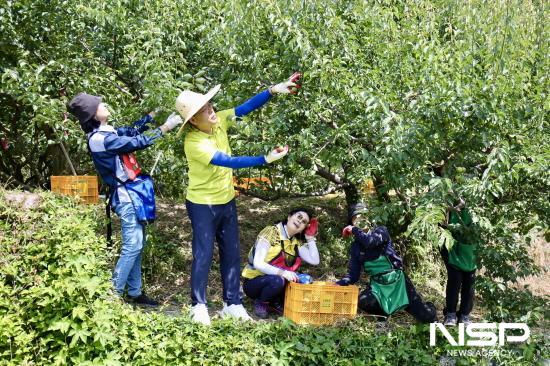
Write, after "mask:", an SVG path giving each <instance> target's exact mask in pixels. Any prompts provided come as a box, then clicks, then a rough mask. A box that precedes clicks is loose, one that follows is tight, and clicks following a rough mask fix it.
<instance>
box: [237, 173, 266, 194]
mask: <svg viewBox="0 0 550 366" xmlns="http://www.w3.org/2000/svg"><path fill="white" fill-rule="evenodd" d="M269 186H271V180H270V179H269V178H267V177H262V178H237V177H233V187H241V188H244V189H246V190H248V189H250V188H252V187H258V188H261V189H263V190H264V191H265V190H267V189H268V188H267V187H269ZM240 193H241V192H239V191H238V190H236V189H235V195H236V196H238V195H239V194H240Z"/></svg>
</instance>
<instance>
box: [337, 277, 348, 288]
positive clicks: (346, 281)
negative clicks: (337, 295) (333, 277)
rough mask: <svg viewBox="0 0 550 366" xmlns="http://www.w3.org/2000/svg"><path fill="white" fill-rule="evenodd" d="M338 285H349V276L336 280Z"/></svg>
mask: <svg viewBox="0 0 550 366" xmlns="http://www.w3.org/2000/svg"><path fill="white" fill-rule="evenodd" d="M335 283H336V284H337V285H338V286H349V283H350V280H349V278H347V277H344V278H342V279H341V280H338V281H336V282H335Z"/></svg>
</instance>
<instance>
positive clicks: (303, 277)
mask: <svg viewBox="0 0 550 366" xmlns="http://www.w3.org/2000/svg"><path fill="white" fill-rule="evenodd" d="M312 282H313V278H312V277H311V276H310V275H308V274H307V273H298V283H303V284H304V285H309V284H310V283H312Z"/></svg>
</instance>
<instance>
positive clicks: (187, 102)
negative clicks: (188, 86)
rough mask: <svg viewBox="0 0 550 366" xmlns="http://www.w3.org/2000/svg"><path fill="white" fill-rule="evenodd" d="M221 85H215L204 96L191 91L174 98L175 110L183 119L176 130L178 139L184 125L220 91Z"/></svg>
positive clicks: (185, 91)
mask: <svg viewBox="0 0 550 366" xmlns="http://www.w3.org/2000/svg"><path fill="white" fill-rule="evenodd" d="M220 87H221V84H218V85H216V86H215V87H213V88H212V89H210V90H209V91H208V93H206V94H201V93H195V92H192V91H191V90H184V91H183V92H181V94H180V95H178V97H177V98H176V110H177V111H178V113H179V114H180V115H181V116H182V117H183V124H182V125H181V127H180V129H179V130H178V134H177V136H178V137H179V136H180V135H181V134H182V132H183V128H184V127H185V124H186V123H187V122H188V121H189V120H190V119H191V118H192V117H193V116H194V115H195V114H196V113H197V112H198V111H199V110H200V109H201V108H202V107H203V106H204V105H205V104H206V103H208V101H209V100H210V99H212V98H213V97H214V95H216V93H217V92H218V91H219V90H220Z"/></svg>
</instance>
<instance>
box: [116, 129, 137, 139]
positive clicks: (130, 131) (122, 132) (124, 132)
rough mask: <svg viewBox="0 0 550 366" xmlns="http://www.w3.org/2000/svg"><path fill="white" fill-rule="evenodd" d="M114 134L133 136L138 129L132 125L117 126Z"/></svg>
mask: <svg viewBox="0 0 550 366" xmlns="http://www.w3.org/2000/svg"><path fill="white" fill-rule="evenodd" d="M116 134H117V135H119V136H127V137H134V136H137V135H139V131H138V130H136V129H135V128H134V127H118V128H117V129H116Z"/></svg>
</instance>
